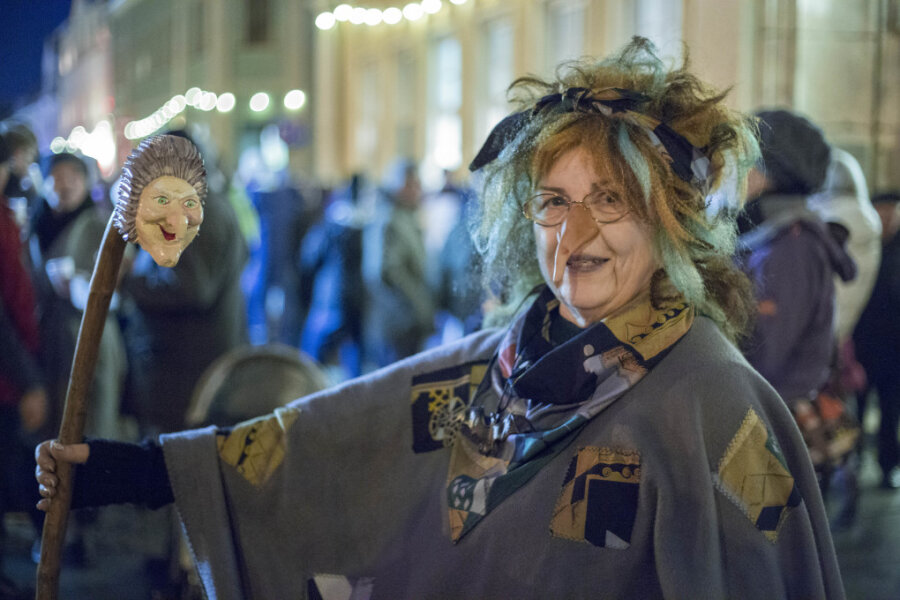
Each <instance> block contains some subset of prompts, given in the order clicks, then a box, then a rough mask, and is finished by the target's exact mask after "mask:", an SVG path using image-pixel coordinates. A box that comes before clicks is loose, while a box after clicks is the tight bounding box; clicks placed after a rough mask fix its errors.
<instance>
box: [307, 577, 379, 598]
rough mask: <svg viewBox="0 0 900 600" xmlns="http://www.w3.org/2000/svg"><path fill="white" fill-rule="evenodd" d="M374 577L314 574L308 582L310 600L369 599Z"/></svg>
mask: <svg viewBox="0 0 900 600" xmlns="http://www.w3.org/2000/svg"><path fill="white" fill-rule="evenodd" d="M374 583H375V581H374V579H372V578H371V577H352V578H351V577H346V576H344V575H314V576H313V577H312V578H310V579H308V580H307V582H306V595H307V597H308V598H309V600H369V598H371V597H372V587H373V586H374Z"/></svg>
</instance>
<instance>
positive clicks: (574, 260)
mask: <svg viewBox="0 0 900 600" xmlns="http://www.w3.org/2000/svg"><path fill="white" fill-rule="evenodd" d="M607 262H609V259H608V258H602V257H600V256H594V255H591V254H573V255H572V256H570V257H569V259H568V260H567V261H566V270H568V271H570V272H571V273H572V274H573V275H578V274H579V273H591V272H594V271H597V270H599V269H600V268H601V267H603V266H604V265H605V264H606V263H607Z"/></svg>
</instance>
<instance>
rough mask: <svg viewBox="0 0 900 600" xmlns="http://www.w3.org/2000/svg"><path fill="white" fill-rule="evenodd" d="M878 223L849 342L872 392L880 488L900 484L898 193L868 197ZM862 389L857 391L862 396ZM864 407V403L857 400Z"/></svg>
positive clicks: (899, 263) (899, 223)
mask: <svg viewBox="0 0 900 600" xmlns="http://www.w3.org/2000/svg"><path fill="white" fill-rule="evenodd" d="M872 202H873V204H874V205H875V208H876V210H877V211H878V214H879V215H880V216H881V222H882V243H883V246H882V253H881V266H880V268H879V269H878V276H877V278H876V280H875V288H874V289H873V290H872V296H871V297H870V298H869V303H868V305H866V308H865V310H864V311H863V314H862V316H861V317H860V318H859V322H858V323H857V324H856V330H855V331H854V333H853V340H854V342H855V346H856V357H857V358H858V359H859V362H860V363H862V365H863V367H864V368H865V370H866V375H867V376H868V380H869V385H870V386H871V387H873V388H874V389H875V390H876V391H877V392H878V405H879V407H880V408H881V424H880V425H879V428H878V464H879V466H880V467H881V473H882V477H881V487H883V488H886V489H897V488H900V471H898V468H897V464H898V461H900V448H898V444H897V425H898V422H900V214H898V208H900V192H891V193H885V194H879V195H877V196H875V197H874V198H872ZM866 393H867V391H864V392H862V395H865V394H866ZM861 404H862V406H863V407H864V406H865V402H864V399H863V402H861Z"/></svg>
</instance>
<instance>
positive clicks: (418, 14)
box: [403, 2, 424, 21]
mask: <svg viewBox="0 0 900 600" xmlns="http://www.w3.org/2000/svg"><path fill="white" fill-rule="evenodd" d="M423 14H424V12H423V11H422V5H421V4H417V3H416V2H410V3H409V4H407V5H406V6H404V7H403V16H404V17H406V20H407V21H418V20H419V19H421V18H422V15H423Z"/></svg>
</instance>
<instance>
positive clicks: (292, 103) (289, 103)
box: [284, 90, 306, 110]
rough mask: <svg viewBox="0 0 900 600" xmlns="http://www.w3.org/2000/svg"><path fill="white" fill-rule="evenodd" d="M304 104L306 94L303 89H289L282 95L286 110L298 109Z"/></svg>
mask: <svg viewBox="0 0 900 600" xmlns="http://www.w3.org/2000/svg"><path fill="white" fill-rule="evenodd" d="M304 104H306V94H304V93H303V90H291V91H289V92H288V93H287V94H285V95H284V107H285V108H286V109H288V110H299V109H301V108H303V105H304Z"/></svg>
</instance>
